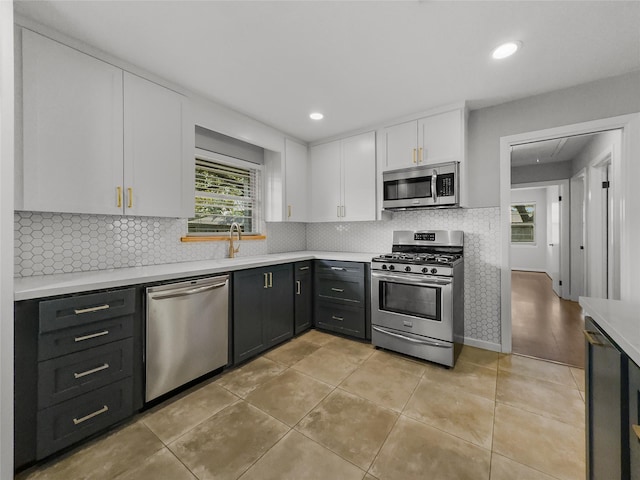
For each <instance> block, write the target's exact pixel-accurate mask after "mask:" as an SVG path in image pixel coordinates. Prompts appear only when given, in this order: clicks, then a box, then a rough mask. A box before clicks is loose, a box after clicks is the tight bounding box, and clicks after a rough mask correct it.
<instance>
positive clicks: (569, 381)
mask: <svg viewBox="0 0 640 480" xmlns="http://www.w3.org/2000/svg"><path fill="white" fill-rule="evenodd" d="M499 368H500V370H507V371H509V372H511V373H517V374H519V375H526V376H527V377H534V378H538V379H540V380H545V381H547V382H554V383H560V384H562V385H567V386H569V387H575V384H576V383H575V380H574V379H573V375H571V370H570V369H569V367H567V366H566V365H559V364H557V363H551V362H545V361H544V360H538V359H535V358H529V357H523V356H520V355H504V356H502V357H501V358H500V364H499Z"/></svg>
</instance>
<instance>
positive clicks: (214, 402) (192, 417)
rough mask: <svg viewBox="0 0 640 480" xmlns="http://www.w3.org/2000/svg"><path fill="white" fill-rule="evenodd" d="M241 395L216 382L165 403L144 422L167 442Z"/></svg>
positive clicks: (144, 418) (143, 420) (146, 417)
mask: <svg viewBox="0 0 640 480" xmlns="http://www.w3.org/2000/svg"><path fill="white" fill-rule="evenodd" d="M238 400H239V399H238V397H236V396H235V395H233V394H232V393H229V392H228V391H227V390H225V389H224V388H222V387H220V386H218V385H217V384H215V383H210V384H208V385H205V386H204V387H202V388H200V389H199V390H196V391H194V392H192V393H190V394H189V395H187V396H185V397H182V398H178V399H177V400H175V401H173V402H171V403H169V404H167V405H166V406H163V407H161V408H159V409H155V411H154V412H153V413H151V414H149V415H145V416H144V417H143V418H142V422H143V423H144V424H145V425H146V426H147V427H149V429H150V430H151V431H152V432H153V433H155V434H156V435H157V436H158V438H160V440H162V441H163V442H164V443H165V444H168V443H171V442H172V441H174V440H175V439H176V438H178V437H179V436H181V435H183V434H184V433H186V432H188V431H189V430H191V429H192V428H193V427H195V426H196V425H198V424H199V423H201V422H203V421H204V420H206V419H207V418H209V417H210V416H212V415H213V414H215V413H217V412H219V411H220V410H222V409H223V408H225V407H228V406H229V405H231V404H232V403H234V402H236V401H238Z"/></svg>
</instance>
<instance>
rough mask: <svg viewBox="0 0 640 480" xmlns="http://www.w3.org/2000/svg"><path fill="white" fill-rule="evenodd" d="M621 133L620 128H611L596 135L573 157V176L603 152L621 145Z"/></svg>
mask: <svg viewBox="0 0 640 480" xmlns="http://www.w3.org/2000/svg"><path fill="white" fill-rule="evenodd" d="M621 135H622V134H621V132H620V130H610V131H608V132H602V133H599V134H597V135H595V136H594V137H593V138H592V139H591V141H590V142H589V143H587V144H586V145H585V146H584V148H583V149H582V150H580V152H579V153H578V155H577V156H576V158H574V159H573V161H572V176H573V175H575V174H577V173H578V172H580V170H582V169H583V168H585V167H588V166H590V165H591V164H592V163H593V161H594V160H595V159H596V158H597V157H599V156H600V155H601V154H602V153H603V152H605V151H609V150H612V149H614V148H615V147H616V146H619V145H620V138H621Z"/></svg>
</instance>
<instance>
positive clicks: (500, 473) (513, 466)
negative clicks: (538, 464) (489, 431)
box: [491, 453, 581, 480]
mask: <svg viewBox="0 0 640 480" xmlns="http://www.w3.org/2000/svg"><path fill="white" fill-rule="evenodd" d="M491 480H554V478H553V477H550V476H549V475H547V474H545V473H542V472H539V471H538V470H534V469H533V468H530V467H527V466H526V465H522V464H521V463H518V462H514V461H513V460H510V459H508V458H507V457H503V456H502V455H498V454H496V453H494V454H493V455H492V456H491ZM576 480H581V479H576Z"/></svg>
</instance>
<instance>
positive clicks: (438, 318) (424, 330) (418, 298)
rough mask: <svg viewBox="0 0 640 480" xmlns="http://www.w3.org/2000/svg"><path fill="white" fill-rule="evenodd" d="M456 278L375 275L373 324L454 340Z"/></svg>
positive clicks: (372, 279)
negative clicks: (453, 300) (454, 289)
mask: <svg viewBox="0 0 640 480" xmlns="http://www.w3.org/2000/svg"><path fill="white" fill-rule="evenodd" d="M452 293H453V278H448V277H432V276H421V275H414V274H392V273H384V272H380V271H378V270H375V271H373V272H371V300H372V308H371V323H372V324H373V325H378V326H381V327H387V328H391V329H394V330H398V331H402V332H407V333H413V334H415V335H422V336H426V337H431V338H436V339H440V340H446V341H449V342H452V341H453V308H452V306H453V304H452V299H453V296H452Z"/></svg>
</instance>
